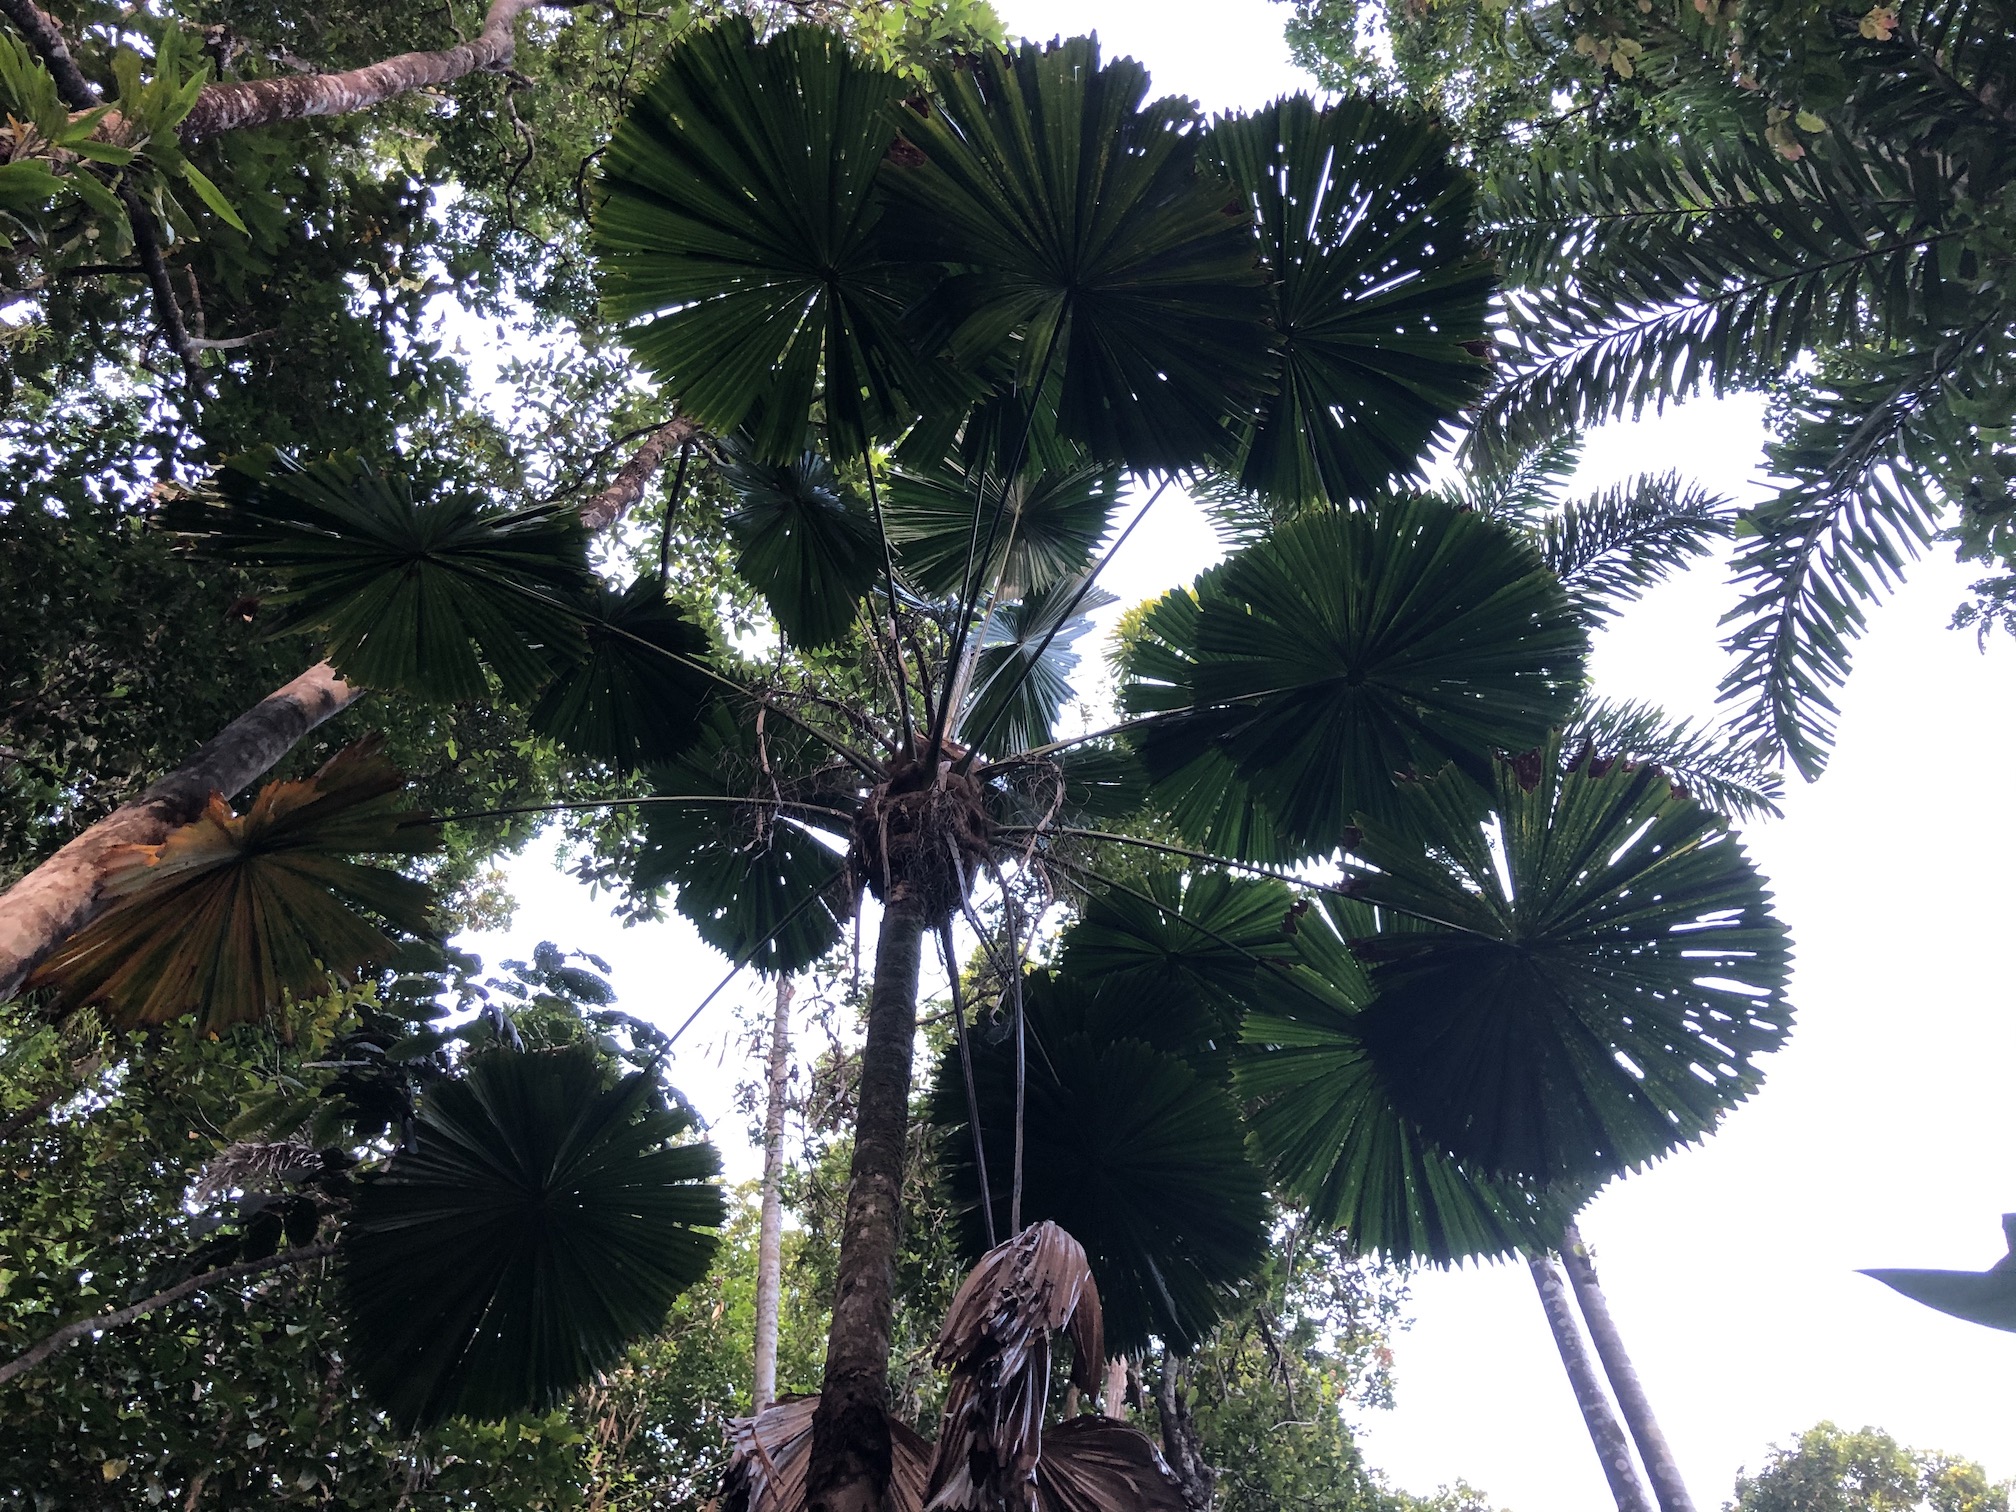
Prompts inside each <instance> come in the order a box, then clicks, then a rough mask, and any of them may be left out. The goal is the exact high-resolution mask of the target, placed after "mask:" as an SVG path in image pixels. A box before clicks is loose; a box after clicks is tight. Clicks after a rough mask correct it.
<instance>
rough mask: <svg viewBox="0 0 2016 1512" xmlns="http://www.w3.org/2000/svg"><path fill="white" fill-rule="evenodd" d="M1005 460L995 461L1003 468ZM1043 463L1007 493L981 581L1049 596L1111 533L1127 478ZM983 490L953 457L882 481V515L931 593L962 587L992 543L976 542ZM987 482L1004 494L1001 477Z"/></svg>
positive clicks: (912, 572) (1099, 469)
mask: <svg viewBox="0 0 2016 1512" xmlns="http://www.w3.org/2000/svg"><path fill="white" fill-rule="evenodd" d="M1006 462H1007V458H1005V457H1003V458H998V459H995V465H997V466H1005V464H1006ZM1038 463H1039V467H1040V470H1039V471H1037V472H1036V474H1035V476H1034V477H1030V476H1029V475H1027V474H1024V475H1023V476H1021V477H1020V478H1018V479H1017V480H1016V482H1015V483H1014V484H1012V485H1011V486H1010V487H1009V488H1008V490H1007V503H1006V505H1005V509H1004V513H1003V515H1002V524H1001V535H1000V538H999V539H998V540H997V541H996V543H995V547H994V556H993V558H992V559H991V560H988V561H983V562H980V563H978V571H979V574H980V578H981V581H982V582H995V581H1000V582H1003V583H1008V584H1012V585H1014V586H1015V587H1016V588H1018V589H1020V590H1021V591H1024V592H1028V593H1037V592H1041V591H1042V590H1043V589H1045V588H1048V587H1049V586H1050V585H1051V584H1053V583H1055V582H1057V581H1059V580H1060V579H1062V578H1065V577H1068V576H1070V575H1071V574H1072V573H1075V572H1078V571H1080V570H1081V569H1082V568H1083V567H1084V566H1085V564H1086V563H1087V562H1089V561H1091V559H1092V555H1093V552H1094V551H1095V550H1096V549H1097V547H1098V545H1099V542H1100V541H1101V540H1102V539H1104V537H1105V535H1106V527H1107V524H1108V522H1109V521H1110V520H1111V518H1112V515H1113V509H1114V506H1115V504H1116V503H1117V502H1118V500H1119V497H1120V475H1119V474H1118V473H1117V472H1116V471H1114V470H1113V469H1112V468H1110V467H1104V466H1100V465H1097V464H1092V463H1086V462H1083V461H1080V460H1075V459H1071V458H1070V457H1069V455H1068V453H1066V454H1065V455H1064V456H1062V457H1059V458H1057V459H1056V460H1055V461H1054V462H1052V461H1051V459H1049V458H1045V457H1043V456H1042V455H1041V453H1040V452H1039V454H1038ZM980 486H982V485H981V483H980V481H979V480H978V479H976V478H975V477H974V476H973V473H972V471H971V470H969V469H968V468H966V467H964V466H963V465H961V464H957V463H953V462H947V463H945V464H944V465H943V466H941V467H939V468H937V469H935V470H931V471H921V470H909V469H906V470H904V471H900V472H897V473H895V474H894V475H892V476H891V477H890V479H889V481H888V482H887V483H886V484H885V485H884V486H883V492H882V511H883V515H884V517H885V518H886V519H887V521H888V525H889V539H890V542H891V543H892V544H893V545H894V546H895V547H896V557H897V561H898V562H899V563H900V564H901V566H902V569H903V573H904V576H906V577H907V578H908V579H909V580H910V581H911V582H912V583H914V584H915V585H916V586H917V587H918V588H920V589H922V590H923V591H924V592H926V593H933V594H948V595H949V594H951V593H954V592H956V591H958V589H959V587H960V583H961V579H962V578H963V577H964V576H966V559H967V554H968V552H969V551H971V552H974V553H975V554H976V555H977V553H978V551H979V550H980V548H981V547H982V546H984V544H985V542H984V540H983V541H981V542H978V543H976V542H975V541H974V540H973V501H974V498H975V490H976V488H978V487H980ZM985 486H987V487H989V488H990V489H991V490H992V491H993V493H994V496H995V497H996V498H998V497H1000V487H1001V479H1000V477H999V474H998V473H994V474H992V475H990V477H989V479H988V480H987V483H986V485H985Z"/></svg>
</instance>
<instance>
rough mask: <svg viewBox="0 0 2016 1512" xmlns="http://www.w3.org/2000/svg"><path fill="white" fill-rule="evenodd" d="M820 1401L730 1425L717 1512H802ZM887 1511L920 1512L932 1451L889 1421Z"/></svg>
mask: <svg viewBox="0 0 2016 1512" xmlns="http://www.w3.org/2000/svg"><path fill="white" fill-rule="evenodd" d="M818 1410H819V1398H818V1396H817V1394H816V1393H815V1394H814V1395H812V1396H803V1397H796V1398H793V1399H792V1400H790V1401H785V1402H779V1403H778V1404H777V1405H776V1406H774V1407H770V1408H767V1409H766V1410H765V1411H763V1412H761V1413H759V1414H758V1415H757V1416H755V1417H745V1418H734V1419H731V1420H730V1421H729V1424H728V1439H729V1443H730V1444H731V1445H732V1453H731V1455H730V1457H729V1460H728V1469H727V1471H726V1473H724V1474H723V1475H722V1477H721V1500H720V1507H721V1512H805V1471H806V1469H807V1467H808V1466H809V1465H810V1464H811V1462H812V1415H813V1413H815V1412H817V1411H818ZM889 1440H890V1443H889V1447H890V1450H891V1471H892V1473H891V1476H890V1481H889V1502H888V1507H889V1512H922V1509H923V1506H924V1487H925V1483H926V1482H927V1480H928V1479H929V1478H930V1474H931V1446H930V1445H929V1444H927V1443H926V1442H925V1441H924V1440H923V1439H922V1438H920V1437H918V1435H917V1434H916V1433H915V1432H914V1431H913V1430H911V1429H910V1428H909V1427H907V1426H906V1425H904V1424H903V1423H900V1422H898V1421H897V1420H896V1419H895V1418H893V1417H892V1418H890V1419H889Z"/></svg>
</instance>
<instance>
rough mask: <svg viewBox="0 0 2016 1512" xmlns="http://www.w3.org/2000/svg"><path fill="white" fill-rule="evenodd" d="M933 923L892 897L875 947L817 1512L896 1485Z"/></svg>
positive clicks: (907, 894)
mask: <svg viewBox="0 0 2016 1512" xmlns="http://www.w3.org/2000/svg"><path fill="white" fill-rule="evenodd" d="M929 923H930V921H929V920H928V919H927V918H926V917H925V912H924V908H923V906H922V904H921V903H920V901H919V900H918V899H917V898H916V896H915V895H914V893H912V892H911V890H910V889H909V887H908V886H907V885H906V884H904V883H902V882H900V881H899V882H898V883H897V884H896V885H895V886H893V887H891V888H890V889H889V896H888V897H887V899H886V900H885V902H884V904H883V909H882V928H881V933H880V935H879V937H878V938H877V940H876V944H875V985H874V986H873V988H872V989H871V990H870V992H869V995H868V1038H867V1041H866V1042H865V1043H864V1044H863V1045H862V1047H861V1082H860V1094H859V1099H858V1107H859V1112H858V1114H857V1115H856V1118H855V1124H854V1164H853V1168H852V1170H851V1171H850V1173H849V1176H848V1182H847V1213H846V1218H845V1220H844V1222H843V1224H842V1227H841V1231H840V1267H839V1276H838V1279H837V1281H836V1283H835V1286H834V1292H833V1323H832V1327H831V1329H830V1330H829V1332H828V1333H827V1335H826V1375H825V1380H824V1383H823V1384H822V1386H821V1388H820V1394H819V1409H818V1411H817V1413H816V1414H815V1415H814V1416H813V1419H812V1457H811V1463H810V1464H809V1465H808V1466H807V1468H806V1475H805V1498H806V1505H807V1508H808V1512H880V1509H881V1508H882V1506H883V1503H884V1500H885V1497H886V1494H887V1491H888V1486H889V1464H890V1444H889V1422H888V1418H887V1416H886V1415H885V1412H886V1405H887V1396H888V1382H889V1335H890V1327H891V1323H892V1319H893V1315H894V1310H895V1291H896V1243H897V1222H898V1219H899V1217H900V1208H901V1197H902V1190H903V1143H904V1136H905V1134H906V1132H907V1130H908V1126H909V1121H910V1057H911V1046H912V1043H913V1041H914V1040H915V1039H916V1037H917V979H918V970H919V967H920V965H921V964H922V957H923V943H924V931H925V929H926V927H927V926H928V924H929Z"/></svg>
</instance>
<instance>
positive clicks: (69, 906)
mask: <svg viewBox="0 0 2016 1512" xmlns="http://www.w3.org/2000/svg"><path fill="white" fill-rule="evenodd" d="M363 691H364V690H363V689H361V688H358V687H355V686H353V685H352V684H350V683H346V682H344V681H343V680H342V679H341V678H340V677H338V676H337V675H336V670H335V668H333V667H331V666H330V665H329V664H328V663H327V662H318V663H317V664H316V665H315V666H312V667H310V668H309V669H308V670H307V671H306V672H303V673H302V674H301V675H300V676H299V677H297V678H295V679H294V680H293V681H292V682H290V683H288V684H287V686H286V687H284V688H281V689H280V690H278V691H277V692H275V693H273V694H271V695H269V696H268V697H267V698H265V699H264V700H262V701H261V702H260V703H258V704H257V705H255V706H254V707H253V708H251V709H249V710H247V711H246V712H245V713H243V714H241V715H239V716H238V717H237V718H236V719H234V720H232V721H231V723H230V724H228V725H226V726H225V727H224V730H223V732H222V733H221V734H219V735H218V736H217V737H216V738H215V739H213V740H211V741H210V742H209V743H208V744H207V745H205V746H204V747H203V748H202V749H201V750H199V751H197V752H196V754H195V755H194V756H192V757H190V758H189V760H188V761H186V762H184V763H183V764H182V765H181V766H180V767H177V768H176V769H175V770H174V771H172V772H170V773H169V774H168V775H167V776H165V777H163V778H162V779H161V780H160V781H159V782H157V783H155V784H154V785H153V786H152V787H150V788H148V789H147V791H146V792H144V793H142V794H141V795H140V796H139V797H138V798H135V799H134V800H133V801H132V802H130V803H127V804H123V805H122V806H120V807H119V808H117V809H115V810H114V811H113V812H112V813H110V814H108V815H106V816H105V817H104V818H103V819H100V820H99V821H98V822H97V823H96V824H94V825H92V826H91V827H90V828H89V829H87V830H85V831H84V833H83V834H81V835H79V836H77V838H76V839H74V840H72V841H71V842H70V843H69V844H68V845H66V846H64V847H63V849H61V850H59V851H58V852H56V854H55V855H53V856H51V857H50V858H49V859H48V860H47V861H44V862H43V863H42V864H41V865H40V866H38V867H36V868H35V870H33V871H32V872H30V873H29V874H28V875H27V876H25V877H23V878H22V879H21V880H20V881H19V882H16V883H15V884H14V885H13V886H12V887H10V888H9V889H8V890H7V891H6V892H5V893H4V894H0V1000H5V999H6V998H9V997H12V996H13V995H14V993H16V992H17V991H19V990H20V987H21V983H22V982H23V981H24V980H25V979H26V977H27V975H28V973H29V972H30V971H32V970H34V969H35V967H36V965H37V964H38V963H39V962H40V961H41V960H42V959H43V957H45V956H47V955H48V954H49V952H50V951H52V950H54V949H55V948H56V947H57V946H58V945H60V944H62V943H63V941H64V940H66V939H68V938H69V937H70V936H71V935H73V934H75V933H76V932H77V931H78V930H80V929H82V928H83V927H84V926H85V925H86V924H88V923H90V922H91V921H92V920H93V919H94V918H96V917H97V916H98V915H99V914H100V913H101V912H103V911H104V906H105V905H104V900H103V899H102V898H101V897H100V896H99V888H100V887H101V886H102V885H103V882H104V879H105V871H106V865H107V862H108V861H109V860H110V859H111V856H112V853H113V851H114V850H115V849H116V848H118V847H120V846H126V845H159V844H160V843H161V842H162V841H163V840H165V839H166V838H167V837H168V832H169V831H170V830H172V829H174V828H175V827H176V826H178V825H182V824H187V823H189V822H190V821H191V820H193V819H194V818H195V817H196V816H197V815H198V814H200V813H201V812H202V810H203V806H204V805H205V804H206V803H208V802H209V801H210V795H211V794H212V793H222V794H224V795H225V796H226V797H229V796H230V795H232V794H233V793H236V792H237V791H238V790H239V789H241V788H243V787H244V786H246V785H247V784H248V783H250V782H251V781H253V779H255V778H257V777H259V776H260V775H261V774H262V773H264V772H266V771H268V770H270V769H271V768H272V766H273V765H274V763H276V762H277V761H279V760H280V758H281V757H283V756H285V755H286V754H287V753H288V751H290V750H292V749H293V748H294V745H295V744H296V742H298V741H299V740H300V739H301V738H302V737H303V736H305V735H306V734H308V732H309V731H311V730H313V729H315V728H316V727H317V726H318V725H322V724H325V723H327V722H328V721H329V720H331V719H333V718H335V716H336V715H338V714H340V713H341V712H342V711H343V710H344V709H346V708H348V707H349V706H350V705H351V704H352V703H354V702H355V701H356V700H357V699H358V698H359V697H360V696H361V695H362V693H363Z"/></svg>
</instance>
